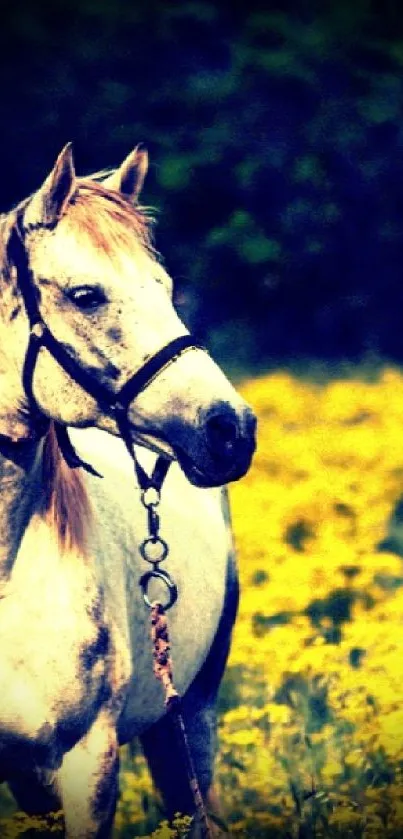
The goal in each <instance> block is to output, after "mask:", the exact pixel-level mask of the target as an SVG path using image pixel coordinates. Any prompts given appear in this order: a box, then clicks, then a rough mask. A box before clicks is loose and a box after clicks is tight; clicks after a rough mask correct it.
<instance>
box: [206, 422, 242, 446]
mask: <svg viewBox="0 0 403 839" xmlns="http://www.w3.org/2000/svg"><path fill="white" fill-rule="evenodd" d="M206 434H207V442H208V445H209V448H210V450H211V451H212V452H213V453H214V454H217V455H221V456H224V457H225V456H226V455H227V456H229V455H232V453H233V450H234V446H235V443H236V441H237V440H238V436H239V427H238V422H237V419H236V417H235V416H234V417H231V416H229V415H228V414H216V415H215V416H212V417H210V418H209V419H208V420H207V422H206Z"/></svg>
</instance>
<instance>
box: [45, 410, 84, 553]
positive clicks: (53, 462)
mask: <svg viewBox="0 0 403 839" xmlns="http://www.w3.org/2000/svg"><path fill="white" fill-rule="evenodd" d="M42 463H43V484H44V486H43V489H44V496H43V497H44V511H43V512H44V515H45V517H46V518H47V520H48V521H49V523H50V524H51V526H52V527H53V528H54V530H55V532H56V534H57V537H58V541H59V544H60V546H61V547H62V548H63V549H67V550H69V549H73V550H77V551H79V552H80V553H83V554H85V552H86V547H87V538H88V529H89V526H90V523H91V505H90V501H89V498H88V494H87V491H86V488H85V485H84V481H83V478H82V475H81V474H80V473H79V471H78V470H77V469H71V468H70V467H69V466H68V465H67V463H66V462H65V460H64V458H63V456H62V453H61V451H60V448H59V444H58V441H57V437H56V432H55V428H54V425H53V423H51V424H50V427H49V431H48V433H47V435H46V438H45V442H44V450H43V461H42Z"/></svg>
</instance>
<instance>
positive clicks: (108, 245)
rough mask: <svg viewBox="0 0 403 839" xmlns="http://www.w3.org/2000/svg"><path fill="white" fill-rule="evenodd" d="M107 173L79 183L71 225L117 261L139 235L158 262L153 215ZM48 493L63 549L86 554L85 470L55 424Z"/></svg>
mask: <svg viewBox="0 0 403 839" xmlns="http://www.w3.org/2000/svg"><path fill="white" fill-rule="evenodd" d="M106 174H109V172H101V173H96V175H95V180H93V179H92V177H88V178H78V179H77V189H76V191H75V193H74V195H73V196H72V197H71V199H70V201H69V204H68V206H67V207H66V208H65V216H66V221H67V220H68V222H69V223H70V224H71V225H72V226H74V227H77V229H78V230H79V232H80V235H81V234H83V235H84V236H87V237H88V239H89V240H90V241H91V242H92V244H93V245H95V247H96V248H97V249H99V250H102V251H103V252H104V253H106V254H107V255H109V256H111V258H113V255H114V254H116V252H117V251H119V250H120V249H121V248H129V249H131V248H132V247H133V234H134V236H135V237H136V238H137V239H138V241H139V243H140V245H141V246H143V247H144V248H145V249H146V250H147V251H148V252H149V253H150V254H151V255H152V256H154V257H156V256H157V254H156V251H155V250H154V247H153V244H152V239H151V231H150V224H151V222H152V220H153V219H152V215H151V213H150V212H149V210H148V209H147V208H145V207H140V206H139V205H138V204H136V205H134V204H133V203H132V202H131V201H130V200H129V198H126V197H125V196H123V195H121V194H120V193H119V192H117V191H115V190H111V189H108V188H106V187H105V186H104V185H103V184H102V180H101V179H102V177H104V176H105V175H106ZM98 178H99V179H98ZM31 197H32V196H30V197H29V198H26V199H24V200H23V201H22V202H20V204H18V205H17V206H16V207H15V208H14V210H13V211H11V213H10V214H6V215H3V216H0V223H1V225H2V226H3V225H5V224H7V225H9V232H11V229H12V226H13V225H14V224H15V222H16V218H17V215H18V211H20V210H22V209H25V207H26V206H27V204H28V203H29V201H30V199H31ZM10 223H11V224H10ZM6 238H7V237H6ZM6 238H4V237H1V240H2V242H3V247H4V250H5V252H4V253H2V254H1V260H0V261H1V262H2V271H3V274H4V276H5V277H6V278H8V277H9V276H10V269H11V264H10V262H9V260H8V253H7V248H6V247H5V243H6ZM43 490H44V492H43V498H44V501H43V514H44V516H45V517H46V518H47V520H48V521H49V523H50V524H51V526H52V527H53V528H54V530H55V532H56V533H57V536H58V539H59V544H60V546H61V547H62V548H63V549H66V550H67V549H77V550H79V551H80V552H81V553H83V552H84V553H85V549H86V544H87V536H88V530H89V525H90V523H91V505H90V501H89V498H88V494H87V491H86V488H85V484H84V481H83V477H82V475H81V474H80V472H79V470H77V469H71V468H70V467H69V466H68V465H67V463H66V462H65V460H64V458H63V456H62V453H61V451H60V448H59V444H58V441H57V437H56V432H55V428H54V425H53V423H51V424H50V426H49V431H48V432H47V434H46V437H45V441H44V449H43Z"/></svg>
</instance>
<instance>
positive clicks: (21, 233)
mask: <svg viewBox="0 0 403 839" xmlns="http://www.w3.org/2000/svg"><path fill="white" fill-rule="evenodd" d="M22 216H23V213H22V212H20V213H19V215H18V216H17V220H16V223H15V225H14V227H13V230H12V232H11V236H10V240H9V243H8V252H9V255H10V256H11V258H12V261H13V262H14V264H15V267H16V270H17V282H18V287H19V289H20V291H21V294H22V299H23V301H24V306H25V311H26V313H27V317H28V321H29V327H30V334H29V342H28V347H27V352H26V355H25V360H24V366H23V372H22V383H23V387H24V390H25V393H26V395H27V397H28V400H29V402H30V403H31V405H33V406H34V407H35V409H36V410H37V411H38V412H39V413H41V412H40V408H39V406H38V404H37V402H36V399H35V396H34V392H33V379H34V375H35V366H36V362H37V359H38V355H39V351H40V349H41V348H42V347H45V348H46V349H47V350H48V352H49V353H50V355H52V356H53V358H54V359H55V360H56V361H57V363H58V364H59V365H60V367H62V368H63V370H65V371H66V373H68V375H69V376H70V378H72V379H73V380H74V381H75V382H77V384H79V385H80V387H82V388H83V390H85V391H86V393H89V394H90V396H92V397H93V398H94V399H95V400H96V401H97V403H98V405H100V407H101V408H102V407H104V408H107V409H108V411H112V414H113V416H114V419H115V421H116V425H117V427H118V429H119V432H120V435H121V437H122V439H123V441H124V443H125V446H126V448H127V450H128V452H129V454H130V456H131V458H132V460H133V462H134V465H135V469H136V473H137V478H138V481H139V484H140V488H141V489H142V490H143V492H144V491H146V490H147V489H149V488H150V487H153V488H154V489H156V490H158V492H159V490H160V489H161V486H162V483H163V481H164V478H165V476H166V474H167V471H168V468H169V465H170V462H171V461H170V459H169V458H167V457H166V456H163V455H159V457H158V459H157V462H156V465H155V468H154V471H153V474H152V475H151V476H148V475H147V473H146V472H145V470H144V469H143V468H142V466H141V464H140V463H138V461H137V458H136V455H135V451H134V443H133V440H132V436H131V429H130V422H129V418H128V411H129V407H130V403H131V402H132V401H133V399H135V398H136V397H137V396H138V395H139V394H140V393H141V392H142V391H143V390H145V388H146V387H147V386H148V385H149V384H150V382H152V381H153V380H154V379H155V378H156V376H158V375H159V373H161V372H162V371H163V370H165V368H166V367H168V366H169V365H170V364H172V363H173V362H174V361H175V360H176V359H177V358H179V356H180V355H182V353H184V352H185V351H187V350H189V349H204V347H203V346H202V345H201V344H199V343H198V342H197V341H196V340H195V339H194V338H193V337H192V336H191V335H181V336H180V337H179V338H174V339H173V340H172V341H169V343H168V344H166V345H165V346H163V347H162V348H161V349H160V350H158V352H156V353H155V355H153V356H152V357H151V358H149V359H148V360H147V361H146V362H145V364H144V365H143V366H142V367H141V368H140V369H139V370H137V371H136V372H135V373H133V375H132V376H130V378H129V379H128V380H127V382H125V383H124V385H123V386H122V387H121V388H120V390H119V391H118V392H117V393H115V392H114V391H113V390H112V389H111V388H110V387H108V385H105V384H102V383H101V382H98V381H97V380H96V379H95V378H94V377H93V376H92V375H91V374H90V373H89V372H88V371H87V370H86V369H85V368H83V367H82V366H81V365H80V364H79V363H78V362H77V361H76V360H75V358H73V356H72V355H70V353H69V352H67V350H66V349H65V347H64V346H63V344H61V343H60V341H58V340H57V338H55V337H54V335H53V334H52V332H51V331H50V329H49V327H48V326H47V324H46V323H45V321H44V320H43V318H42V315H41V312H40V309H39V304H38V290H37V288H36V286H35V283H34V279H33V275H32V270H31V268H30V264H29V256H28V252H27V249H26V247H25V244H24V238H25V234H26V233H28V232H30V230H32V229H33V226H31V225H30V226H28V227H26V228H25V227H24V224H23V218H22ZM55 226H56V222H52V223H50V224H46V223H40V224H38V225H35V226H34V229H35V230H41V229H43V230H53V229H54V228H55ZM55 428H56V434H57V438H58V442H59V445H60V448H61V451H62V454H63V457H64V458H65V460H66V462H67V463H68V464H69V466H71V467H72V468H75V467H77V466H81V467H83V468H84V469H86V470H87V471H88V472H90V473H92V474H95V475H98V476H99V477H102V476H100V474H99V472H97V471H96V470H95V469H94V468H93V467H92V466H91V465H90V464H88V463H85V462H84V461H83V460H81V458H80V457H79V456H78V455H77V453H76V451H75V449H74V447H73V445H72V443H71V441H70V438H69V436H68V432H67V428H66V426H64V425H62V424H61V423H55Z"/></svg>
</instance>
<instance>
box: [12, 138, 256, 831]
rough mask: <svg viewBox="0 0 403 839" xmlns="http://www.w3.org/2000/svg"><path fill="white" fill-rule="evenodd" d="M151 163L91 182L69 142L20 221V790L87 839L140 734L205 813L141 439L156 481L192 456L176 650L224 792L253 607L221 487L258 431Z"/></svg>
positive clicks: (175, 559) (197, 743) (171, 564)
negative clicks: (165, 665)
mask: <svg viewBox="0 0 403 839" xmlns="http://www.w3.org/2000/svg"><path fill="white" fill-rule="evenodd" d="M146 170H147V154H146V152H145V151H144V150H141V149H139V148H136V149H135V150H134V151H133V152H132V153H131V154H130V155H129V156H128V157H127V158H126V160H125V161H124V162H123V164H122V165H121V167H120V168H119V169H117V170H116V171H115V172H113V173H112V174H110V175H108V177H107V179H106V180H104V181H103V182H102V183H101V182H99V181H97V180H92V179H84V178H79V179H78V178H77V177H76V175H75V172H74V165H73V158H72V153H71V148H70V146H67V147H66V148H65V149H64V150H63V151H62V153H61V154H60V155H59V157H58V159H57V161H56V164H55V166H54V168H53V170H52V171H51V173H50V174H49V176H48V177H47V179H46V180H45V182H44V184H43V185H42V187H41V188H40V189H39V190H38V192H36V193H35V194H34V195H33V196H32V197H31V198H29V199H26V200H24V201H23V202H22V203H21V204H20V205H19V206H18V207H17V208H16V209H15V210H13V211H11V212H10V213H8V214H7V215H5V216H3V217H2V218H1V221H0V263H1V269H2V271H1V288H0V303H1V307H0V316H1V333H0V377H1V378H0V381H1V391H0V485H1V502H0V639H1V644H0V776H1V779H2V780H7V781H8V782H9V784H10V787H11V789H12V791H13V793H14V796H15V798H16V800H17V802H18V804H19V806H20V807H21V808H22V809H24V810H25V811H26V812H28V813H46V812H48V811H50V810H52V809H58V808H60V807H62V808H63V810H64V817H65V825H66V835H67V836H68V837H69V839H72V837H80V839H82V838H83V837H91V838H93V837H101V836H102V837H105V836H108V835H109V833H110V830H111V826H112V823H113V816H114V812H115V806H116V797H117V774H118V746H119V744H120V743H125V742H127V741H129V740H130V739H131V738H133V737H134V736H135V735H139V736H140V738H141V741H142V745H143V748H144V751H145V754H146V757H147V759H148V762H149V765H150V768H151V772H152V773H153V776H154V779H155V782H156V785H157V786H158V787H159V789H160V790H161V793H162V795H163V798H164V800H165V804H166V808H167V812H168V814H172V813H174V812H175V811H180V812H187V813H192V812H193V809H194V807H193V802H192V800H191V797H190V793H189V789H188V786H187V783H186V777H185V776H184V771H183V769H182V768H181V765H180V761H179V757H178V755H177V750H178V746H177V745H176V743H175V741H174V740H173V732H172V724H171V722H170V719H169V715H168V716H167V715H166V714H165V708H164V702H163V695H162V689H161V685H160V684H159V683H158V682H157V681H156V680H155V678H154V676H153V673H152V650H151V642H150V639H149V626H148V621H149V612H148V609H147V606H146V605H145V603H144V601H143V597H142V592H141V590H140V587H139V585H138V581H139V578H140V577H141V575H142V574H143V573H144V571H145V570H147V568H149V567H150V566H147V563H146V562H144V559H143V557H142V555H141V553H140V550H139V547H140V545H141V543H142V541H143V540H144V538H145V537H146V536H147V517H146V511H145V509H144V506H142V503H141V500H140V494H141V493H140V488H139V485H138V482H137V478H136V476H135V475H134V474H133V464H132V461H131V459H130V457H129V455H128V453H127V451H126V448H125V445H124V443H123V442H122V439H121V437H123V440H124V442H125V444H126V447H128V448H130V446H131V444H132V443H136V445H140V446H141V447H142V448H141V453H140V450H139V449H138V450H137V451H138V454H139V459H141V460H142V462H143V465H144V466H146V468H147V469H148V470H149V471H150V469H151V468H152V466H153V463H154V461H155V453H156V454H161V453H162V454H163V455H164V457H165V458H169V459H171V460H172V466H171V468H170V471H169V473H168V475H167V478H166V481H165V483H164V486H163V489H162V497H161V504H160V513H161V536H162V537H163V538H164V539H165V540H166V542H167V543H168V545H169V556H168V558H167V560H166V562H165V566H164V568H165V567H166V569H167V571H169V573H170V575H171V576H172V578H173V579H174V581H175V583H176V585H177V589H178V599H177V602H176V603H175V605H174V606H173V608H172V609H171V611H170V612H169V621H170V627H171V641H172V657H173V664H174V676H175V684H176V687H177V688H178V690H179V692H180V693H181V694H182V695H183V697H184V699H183V713H184V717H185V723H186V726H187V733H188V738H189V741H190V745H191V749H192V752H193V760H194V763H195V766H196V770H197V773H198V777H199V783H200V787H201V791H202V794H203V796H204V797H205V799H206V800H208V796H209V789H210V788H211V783H212V763H213V758H214V748H215V745H214V743H215V713H214V702H215V696H216V693H217V689H218V685H219V682H220V679H221V675H222V672H223V668H224V665H225V660H226V656H227V652H228V646H229V638H230V633H231V627H232V623H233V620H234V617H235V612H236V600H237V585H236V574H235V571H234V564H233V559H232V542H231V533H230V528H229V522H228V515H227V513H226V501H225V495H224V491H223V490H222V489H221V486H222V485H223V484H225V483H227V482H229V481H232V480H236V479H238V478H239V477H241V476H242V475H243V474H244V473H245V472H246V470H247V469H248V467H249V464H250V460H251V457H252V453H253V450H254V431H255V420H254V417H253V414H252V413H251V411H250V409H249V408H248V407H247V406H246V405H245V403H244V402H243V400H242V399H241V398H240V397H239V396H238V395H237V393H236V392H235V390H234V389H233V387H232V386H231V384H230V383H229V382H228V380H227V379H226V377H225V375H224V374H223V373H222V371H221V370H220V369H219V368H218V367H217V366H216V364H215V363H214V362H213V361H212V360H211V358H210V357H209V356H208V355H207V353H206V352H204V351H203V350H202V349H201V348H198V347H197V346H194V345H193V344H192V342H191V339H190V338H189V337H187V335H188V333H187V330H186V328H185V327H184V325H183V323H182V322H181V321H180V319H179V318H178V316H177V314H176V313H175V310H174V308H173V306H172V302H171V280H170V278H169V276H168V275H167V273H166V271H165V270H164V268H163V267H162V265H161V264H160V262H159V261H158V259H157V257H156V254H155V252H154V251H153V249H152V246H151V244H150V239H149V231H148V221H147V215H146V213H145V212H144V210H142V209H141V208H140V207H139V205H138V203H137V199H138V195H139V192H140V189H141V187H142V184H143V181H144V177H145V174H146ZM182 336H185V337H184V338H183V337H182ZM166 345H168V351H167V352H166V351H165V350H162V352H161V348H163V347H165V346H166ZM155 358H157V363H156V364H155V363H154V360H155ZM150 359H151V361H150ZM153 365H154V368H156V369H154V368H153ZM144 368H146V371H147V376H146V378H145V380H144V377H143V382H142V385H141V387H140V386H139V387H137V384H138V376H136V375H133V371H137V370H140V371H141V373H140V377H141V376H142V371H143V370H144ZM134 380H135V382H136V387H134V385H133V381H134ZM123 397H124V398H123ZM122 402H123V407H122V404H121V403H122ZM67 426H70V427H73V428H75V429H87V428H88V429H89V428H90V427H91V429H92V430H86V431H83V430H78V431H74V432H73V434H74V435H75V436H74V444H75V446H76V447H77V448H78V450H79V451H80V453H81V455H82V456H85V458H86V459H89V460H90V461H91V462H92V464H93V465H95V466H96V467H97V468H98V469H99V471H100V472H101V473H102V475H103V476H104V477H103V479H100V478H99V477H96V476H93V475H91V474H87V473H86V472H84V470H83V469H72V468H70V466H69V465H68V464H67V463H66V461H65V459H64V458H63V454H62V451H63V446H62V449H61V448H60V445H59V442H60V441H61V440H62V436H61V435H59V437H57V436H56V433H55V429H59V432H60V429H63V428H66V427H67ZM105 432H109V433H108V434H105ZM111 435H115V437H113V436H111ZM58 440H59V442H58ZM63 440H64V442H65V447H64V448H65V450H66V451H67V449H66V445H67V444H66V439H65V437H63ZM67 448H68V447H67ZM147 450H148V451H147ZM153 453H154V454H153ZM67 454H68V452H67ZM70 455H71V452H70ZM66 457H67V455H66ZM160 584H161V586H162V589H161V592H160V591H159V590H158V585H160ZM151 588H152V586H150V596H151V595H152V596H153V597H154V596H155V597H159V596H161V597H165V596H166V591H165V587H164V580H160V583H158V580H157V581H156V588H155V589H153V590H152V591H151Z"/></svg>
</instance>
